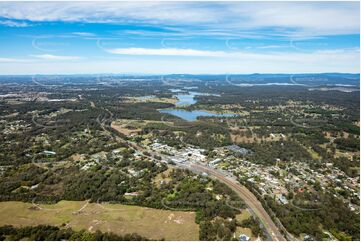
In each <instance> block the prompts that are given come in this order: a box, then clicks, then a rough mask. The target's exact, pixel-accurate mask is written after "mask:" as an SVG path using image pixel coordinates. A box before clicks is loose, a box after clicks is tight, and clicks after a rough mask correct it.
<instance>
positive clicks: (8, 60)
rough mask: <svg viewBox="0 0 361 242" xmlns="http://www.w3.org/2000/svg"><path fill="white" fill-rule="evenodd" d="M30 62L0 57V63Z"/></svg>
mask: <svg viewBox="0 0 361 242" xmlns="http://www.w3.org/2000/svg"><path fill="white" fill-rule="evenodd" d="M14 62H29V60H26V59H17V58H7V57H0V63H14Z"/></svg>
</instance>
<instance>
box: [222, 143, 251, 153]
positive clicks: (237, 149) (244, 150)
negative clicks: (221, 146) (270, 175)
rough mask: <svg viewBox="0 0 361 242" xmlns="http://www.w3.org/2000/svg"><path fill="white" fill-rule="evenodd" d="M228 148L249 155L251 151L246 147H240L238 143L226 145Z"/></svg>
mask: <svg viewBox="0 0 361 242" xmlns="http://www.w3.org/2000/svg"><path fill="white" fill-rule="evenodd" d="M225 148H226V149H227V150H229V151H232V152H234V153H236V154H239V155H247V154H249V153H250V150H247V149H246V148H242V147H239V146H238V145H228V146H226V147H225Z"/></svg>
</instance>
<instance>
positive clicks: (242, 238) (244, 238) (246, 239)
mask: <svg viewBox="0 0 361 242" xmlns="http://www.w3.org/2000/svg"><path fill="white" fill-rule="evenodd" d="M249 239H250V237H248V236H247V235H245V234H241V235H240V236H239V240H240V241H248V240H249Z"/></svg>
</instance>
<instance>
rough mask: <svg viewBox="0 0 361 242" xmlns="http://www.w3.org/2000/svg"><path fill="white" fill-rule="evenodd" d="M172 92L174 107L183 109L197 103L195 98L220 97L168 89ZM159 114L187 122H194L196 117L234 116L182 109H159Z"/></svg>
mask: <svg viewBox="0 0 361 242" xmlns="http://www.w3.org/2000/svg"><path fill="white" fill-rule="evenodd" d="M170 90H171V91H172V92H176V93H177V94H175V95H173V96H174V97H176V98H177V99H178V102H176V104H175V106H176V107H178V108H179V107H184V106H189V105H192V104H195V103H197V100H196V99H195V98H194V97H195V96H220V95H219V94H210V93H201V92H188V91H183V90H180V89H170ZM159 112H161V113H168V114H171V115H174V116H177V117H179V118H181V119H184V120H187V121H196V120H197V118H198V117H234V116H235V114H220V113H213V112H208V111H206V110H192V111H188V110H184V109H161V110H159Z"/></svg>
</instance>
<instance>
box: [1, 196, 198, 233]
mask: <svg viewBox="0 0 361 242" xmlns="http://www.w3.org/2000/svg"><path fill="white" fill-rule="evenodd" d="M39 207H40V208H36V207H35V206H33V205H32V204H31V203H23V202H13V201H12V202H0V226H3V225H6V224H9V225H14V226H30V225H32V226H34V225H39V224H49V225H55V226H62V224H66V226H70V227H71V228H73V229H74V230H80V229H86V230H88V231H90V232H95V231H96V230H98V229H99V230H100V231H102V232H113V233H116V234H126V233H138V234H139V235H142V236H145V237H147V238H150V239H162V238H164V239H165V240H198V234H199V227H198V225H197V224H196V223H195V214H194V213H192V212H181V211H169V210H160V209H152V208H145V207H137V206H127V205H120V204H94V203H87V202H86V201H60V202H59V203H57V204H53V205H40V206H39Z"/></svg>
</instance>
